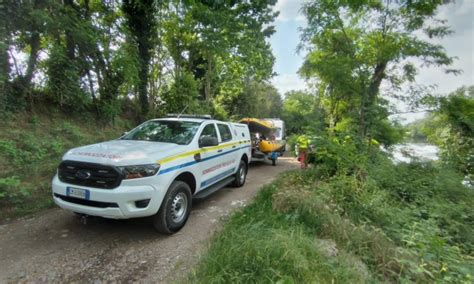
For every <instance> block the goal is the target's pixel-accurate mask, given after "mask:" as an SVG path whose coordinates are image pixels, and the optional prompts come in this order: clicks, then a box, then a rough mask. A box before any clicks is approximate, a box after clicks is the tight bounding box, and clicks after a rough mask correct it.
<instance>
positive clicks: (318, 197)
mask: <svg viewBox="0 0 474 284" xmlns="http://www.w3.org/2000/svg"><path fill="white" fill-rule="evenodd" d="M318 142H319V143H320V144H319V145H321V149H320V150H319V151H318V155H319V159H318V161H317V162H316V166H315V167H313V168H312V169H310V170H307V171H296V172H291V173H289V174H287V175H284V176H282V177H281V178H280V179H279V180H278V181H276V182H274V183H273V184H272V185H270V186H268V187H266V188H265V189H264V190H263V191H262V192H261V193H260V194H259V196H258V197H257V199H256V200H255V202H254V203H253V204H251V205H250V206H248V207H247V208H245V209H244V210H243V211H242V212H239V213H237V214H235V215H234V216H233V217H232V218H231V219H230V220H229V221H228V222H227V223H226V224H225V226H224V229H223V231H222V232H220V233H218V234H217V235H216V236H215V237H214V239H213V241H212V242H211V244H210V249H209V252H208V253H207V254H205V255H204V256H203V258H202V259H201V262H200V265H199V267H198V268H197V269H196V271H195V272H194V273H193V275H192V276H191V277H192V280H195V281H196V280H197V281H200V282H202V283H209V282H210V283H227V282H239V283H245V282H252V281H257V282H259V281H264V282H266V281H269V282H278V281H282V282H285V283H310V282H325V283H328V282H341V283H349V282H351V283H352V282H357V283H367V282H370V283H372V282H387V281H388V282H416V283H417V282H422V283H425V282H443V283H444V282H453V283H463V282H464V283H469V282H472V280H473V272H474V271H473V269H472V268H473V267H474V258H473V257H472V253H473V249H474V239H473V237H472V236H473V235H474V231H473V228H474V226H473V224H474V223H473V222H474V215H473V212H472V210H470V208H471V207H472V206H474V204H473V201H474V192H473V191H472V190H468V189H467V188H466V187H465V186H463V185H462V184H461V180H462V175H459V174H457V173H456V172H454V171H453V170H452V169H450V168H445V167H437V166H434V165H432V164H429V163H412V164H398V165H395V164H393V163H392V161H390V160H389V159H388V158H387V157H386V156H385V155H384V154H382V153H381V152H378V151H376V152H375V151H373V152H372V154H371V155H370V156H367V155H366V154H365V153H363V152H360V151H358V150H357V149H356V148H355V147H352V146H351V145H350V143H349V144H348V143H345V144H342V143H339V142H337V141H334V140H332V139H329V140H326V139H322V140H320V141H318Z"/></svg>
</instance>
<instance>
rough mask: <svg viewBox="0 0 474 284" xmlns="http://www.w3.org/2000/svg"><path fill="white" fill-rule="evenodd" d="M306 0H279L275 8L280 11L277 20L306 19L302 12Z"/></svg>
mask: <svg viewBox="0 0 474 284" xmlns="http://www.w3.org/2000/svg"><path fill="white" fill-rule="evenodd" d="M304 2H305V1H304V0H278V2H277V3H276V5H275V7H274V10H275V11H279V12H280V14H279V15H278V18H277V21H283V22H286V21H305V17H304V16H303V14H302V13H301V12H300V9H301V6H302V4H303V3H304Z"/></svg>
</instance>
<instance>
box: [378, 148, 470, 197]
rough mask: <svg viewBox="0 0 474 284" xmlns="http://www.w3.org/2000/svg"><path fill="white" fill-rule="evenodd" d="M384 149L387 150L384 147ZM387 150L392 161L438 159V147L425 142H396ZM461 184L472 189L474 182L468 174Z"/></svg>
mask: <svg viewBox="0 0 474 284" xmlns="http://www.w3.org/2000/svg"><path fill="white" fill-rule="evenodd" d="M385 151H387V150H386V149H385ZM387 152H389V153H391V154H392V161H393V162H394V163H410V162H412V161H414V160H418V161H421V162H429V161H436V160H438V159H439V156H438V153H439V148H438V147H436V146H434V145H431V144H425V143H406V144H397V145H395V146H393V147H392V149H391V150H388V151H387ZM462 184H463V185H464V186H466V187H468V188H473V189H474V183H473V181H472V180H470V179H469V177H468V176H466V177H465V178H464V180H463V181H462Z"/></svg>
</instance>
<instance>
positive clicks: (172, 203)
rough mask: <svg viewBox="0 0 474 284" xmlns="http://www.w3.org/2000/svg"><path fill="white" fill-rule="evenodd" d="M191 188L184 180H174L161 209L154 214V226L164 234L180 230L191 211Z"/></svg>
mask: <svg viewBox="0 0 474 284" xmlns="http://www.w3.org/2000/svg"><path fill="white" fill-rule="evenodd" d="M191 206H192V196H191V188H190V187H189V185H188V184H187V183H185V182H183V181H174V182H173V183H172V184H171V186H170V188H169V189H168V192H167V193H166V195H165V198H164V199H163V202H162V203H161V207H160V210H158V213H156V214H155V215H154V216H153V226H154V227H155V229H156V230H157V231H158V232H160V233H163V234H168V235H170V234H174V233H176V232H178V231H179V230H180V229H181V228H182V227H184V224H186V221H187V220H188V217H189V213H190V212H191Z"/></svg>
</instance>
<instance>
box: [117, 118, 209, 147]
mask: <svg viewBox="0 0 474 284" xmlns="http://www.w3.org/2000/svg"><path fill="white" fill-rule="evenodd" d="M199 125H201V123H199V122H193V121H173V120H155V121H149V122H147V123H145V124H142V125H141V126H139V127H137V128H135V129H133V130H132V131H130V132H129V133H127V134H125V135H124V136H122V138H120V139H124V140H144V141H155V142H164V143H174V144H179V145H187V144H189V143H191V141H192V140H193V137H194V135H195V134H196V132H197V130H198V129H199Z"/></svg>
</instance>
